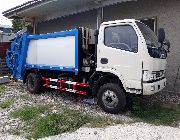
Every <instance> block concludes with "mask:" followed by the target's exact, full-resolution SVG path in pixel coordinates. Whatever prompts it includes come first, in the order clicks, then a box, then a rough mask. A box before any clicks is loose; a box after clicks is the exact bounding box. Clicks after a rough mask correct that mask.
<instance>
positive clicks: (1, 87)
mask: <svg viewBox="0 0 180 140" xmlns="http://www.w3.org/2000/svg"><path fill="white" fill-rule="evenodd" d="M5 91H6V86H5V85H0V93H3V92H5Z"/></svg>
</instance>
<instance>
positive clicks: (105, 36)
mask: <svg viewBox="0 0 180 140" xmlns="http://www.w3.org/2000/svg"><path fill="white" fill-rule="evenodd" d="M166 56H167V54H166V51H165V50H164V49H162V48H161V43H159V42H158V37H157V36H156V35H155V33H154V32H153V31H152V30H151V29H150V28H148V27H147V26H146V25H144V24H143V23H141V22H139V21H136V20H132V19H127V20H116V21H110V22H104V23H102V24H101V26H100V29H99V37H98V45H97V69H96V71H102V72H108V73H113V74H114V75H117V76H118V77H119V79H120V80H121V82H122V85H123V87H124V89H125V90H126V92H129V93H135V94H143V95H151V94H154V93H157V92H159V91H161V90H162V89H163V88H164V87H165V86H166V78H165V76H164V74H165V69H166V63H167V62H166Z"/></svg>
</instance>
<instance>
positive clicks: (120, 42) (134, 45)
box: [104, 25, 138, 53]
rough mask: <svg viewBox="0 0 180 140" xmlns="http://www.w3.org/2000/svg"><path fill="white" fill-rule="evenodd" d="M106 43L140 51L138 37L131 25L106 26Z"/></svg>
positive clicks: (117, 47) (119, 47) (109, 45)
mask: <svg viewBox="0 0 180 140" xmlns="http://www.w3.org/2000/svg"><path fill="white" fill-rule="evenodd" d="M104 44H105V45H106V46H107V47H112V48H116V49H121V50H125V51H129V52H135V53H136V52H137V51H138V37H137V35H136V32H135V31H134V29H133V27H132V26H130V25H123V26H122V25H121V26H111V27H106V28H105V40H104Z"/></svg>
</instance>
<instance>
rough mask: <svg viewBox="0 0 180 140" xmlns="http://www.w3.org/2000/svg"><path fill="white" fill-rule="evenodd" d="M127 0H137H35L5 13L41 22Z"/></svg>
mask: <svg viewBox="0 0 180 140" xmlns="http://www.w3.org/2000/svg"><path fill="white" fill-rule="evenodd" d="M127 1H137V0H34V1H29V2H27V3H24V4H22V5H20V6H17V7H14V8H12V9H9V10H7V11H5V12H3V15H4V16H6V17H8V18H14V17H25V18H36V20H38V21H39V22H40V21H47V20H51V19H54V18H58V17H64V16H69V15H73V14H77V13H81V12H85V11H90V10H93V9H98V8H100V7H104V6H108V5H113V4H117V3H121V2H127Z"/></svg>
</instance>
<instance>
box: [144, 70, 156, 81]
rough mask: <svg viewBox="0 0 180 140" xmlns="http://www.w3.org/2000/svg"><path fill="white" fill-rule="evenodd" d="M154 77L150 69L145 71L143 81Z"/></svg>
mask: <svg viewBox="0 0 180 140" xmlns="http://www.w3.org/2000/svg"><path fill="white" fill-rule="evenodd" d="M153 79H154V75H153V74H152V73H151V72H150V71H143V81H151V80H153Z"/></svg>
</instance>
